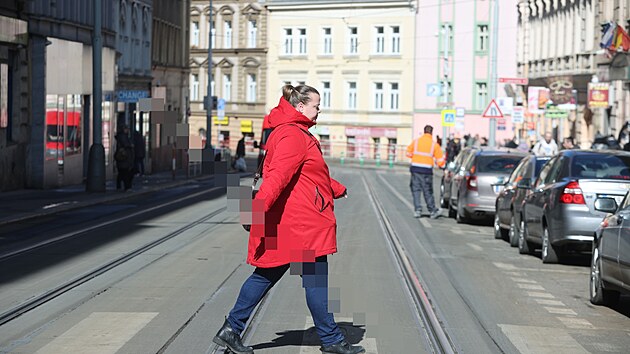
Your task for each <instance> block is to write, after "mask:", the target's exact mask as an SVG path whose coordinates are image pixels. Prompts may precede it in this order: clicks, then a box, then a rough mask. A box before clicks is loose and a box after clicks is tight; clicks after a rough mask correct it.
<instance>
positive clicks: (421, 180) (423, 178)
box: [409, 172, 437, 213]
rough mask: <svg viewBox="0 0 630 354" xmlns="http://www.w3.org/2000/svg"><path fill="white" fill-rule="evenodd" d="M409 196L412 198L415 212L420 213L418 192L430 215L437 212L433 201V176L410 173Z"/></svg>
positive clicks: (420, 205) (420, 206)
mask: <svg viewBox="0 0 630 354" xmlns="http://www.w3.org/2000/svg"><path fill="white" fill-rule="evenodd" d="M409 187H411V195H412V196H413V207H414V209H415V210H417V211H422V204H420V191H422V194H423V195H424V201H425V202H426V203H427V208H428V209H429V212H430V213H433V212H434V211H436V210H437V208H436V207H435V201H434V200H433V174H425V173H416V172H411V182H410V183H409Z"/></svg>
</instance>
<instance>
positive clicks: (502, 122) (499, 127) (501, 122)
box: [497, 118, 506, 130]
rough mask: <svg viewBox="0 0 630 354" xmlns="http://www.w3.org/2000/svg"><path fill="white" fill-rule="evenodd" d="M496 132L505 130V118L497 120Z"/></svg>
mask: <svg viewBox="0 0 630 354" xmlns="http://www.w3.org/2000/svg"><path fill="white" fill-rule="evenodd" d="M497 130H506V121H505V118H499V119H497Z"/></svg>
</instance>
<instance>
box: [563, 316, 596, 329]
mask: <svg viewBox="0 0 630 354" xmlns="http://www.w3.org/2000/svg"><path fill="white" fill-rule="evenodd" d="M556 318H557V319H558V320H560V322H562V323H563V324H564V325H565V326H567V327H569V328H573V329H593V328H595V326H593V324H592V323H590V322H589V321H587V320H585V319H583V318H575V317H556Z"/></svg>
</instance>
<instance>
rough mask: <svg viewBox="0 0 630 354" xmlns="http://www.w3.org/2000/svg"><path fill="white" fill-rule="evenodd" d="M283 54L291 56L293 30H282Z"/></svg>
mask: <svg viewBox="0 0 630 354" xmlns="http://www.w3.org/2000/svg"><path fill="white" fill-rule="evenodd" d="M283 47H284V54H293V29H291V28H285V29H284V39H283Z"/></svg>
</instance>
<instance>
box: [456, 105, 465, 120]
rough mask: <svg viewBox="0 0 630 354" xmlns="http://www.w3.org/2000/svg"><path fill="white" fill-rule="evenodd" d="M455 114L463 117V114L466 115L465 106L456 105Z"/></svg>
mask: <svg viewBox="0 0 630 354" xmlns="http://www.w3.org/2000/svg"><path fill="white" fill-rule="evenodd" d="M455 112H456V113H455V116H456V117H457V118H464V116H465V115H466V108H464V107H457V108H455Z"/></svg>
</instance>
